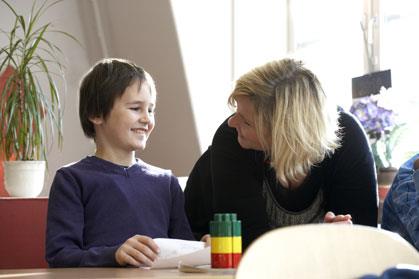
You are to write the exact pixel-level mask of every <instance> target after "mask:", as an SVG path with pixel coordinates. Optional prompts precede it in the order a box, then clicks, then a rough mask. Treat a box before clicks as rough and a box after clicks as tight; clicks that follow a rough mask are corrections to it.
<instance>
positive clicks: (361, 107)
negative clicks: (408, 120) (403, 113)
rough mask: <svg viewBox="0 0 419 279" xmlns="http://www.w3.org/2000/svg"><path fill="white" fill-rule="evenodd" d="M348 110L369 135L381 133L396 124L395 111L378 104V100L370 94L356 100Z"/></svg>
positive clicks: (373, 135)
mask: <svg viewBox="0 0 419 279" xmlns="http://www.w3.org/2000/svg"><path fill="white" fill-rule="evenodd" d="M350 112H351V113H352V114H354V115H355V117H356V118H358V119H359V121H360V122H361V125H362V126H363V127H364V129H365V132H366V133H367V134H368V135H369V136H370V137H376V136H377V135H382V134H383V133H385V132H386V131H388V130H390V129H391V128H393V127H394V126H395V125H396V123H395V113H394V112H393V111H392V110H390V109H386V108H383V107H381V106H379V105H378V101H377V100H376V99H375V98H373V97H371V96H368V97H363V98H360V99H358V100H356V101H355V102H354V103H353V104H352V106H351V109H350Z"/></svg>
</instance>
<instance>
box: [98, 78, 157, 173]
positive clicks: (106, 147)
mask: <svg viewBox="0 0 419 279" xmlns="http://www.w3.org/2000/svg"><path fill="white" fill-rule="evenodd" d="M155 103H156V96H155V95H153V94H152V93H151V91H150V86H149V84H148V83H147V82H146V81H143V82H142V83H141V84H140V82H139V81H135V82H133V83H132V84H131V85H130V86H128V87H127V88H126V89H125V91H124V93H123V94H122V96H121V97H120V98H117V99H115V102H114V104H113V107H112V110H111V112H110V113H109V116H108V117H107V118H106V119H103V118H102V117H100V118H95V119H92V122H93V123H94V124H95V129H96V138H95V140H96V146H97V152H96V156H98V157H100V158H102V159H107V160H109V161H121V160H122V161H125V160H129V159H128V158H133V154H134V151H136V150H143V149H145V147H146V143H147V140H148V137H149V136H150V134H151V132H152V131H153V129H154V124H155V120H154V109H155ZM117 158H118V159H117ZM123 158H127V159H123ZM115 163H117V162H115ZM119 163H122V162H119ZM125 164H126V163H125ZM128 165H130V164H128Z"/></svg>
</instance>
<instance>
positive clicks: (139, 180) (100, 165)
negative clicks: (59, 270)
mask: <svg viewBox="0 0 419 279" xmlns="http://www.w3.org/2000/svg"><path fill="white" fill-rule="evenodd" d="M155 104H156V89H155V85H154V82H153V79H152V78H151V76H150V75H149V74H148V73H147V72H146V71H144V70H143V69H142V68H141V67H138V66H136V65H135V64H134V63H132V62H130V61H126V60H122V59H104V60H102V61H99V62H98V63H97V64H96V65H95V66H94V67H93V68H92V69H91V70H90V71H89V72H88V73H87V74H86V75H85V77H84V78H83V80H82V82H81V86H80V100H79V116H80V121H81V125H82V128H83V131H84V134H85V135H86V136H87V137H88V138H92V139H94V141H95V144H96V153H95V154H94V155H93V156H87V157H86V158H84V159H82V160H80V161H79V162H77V163H74V164H72V165H69V166H65V167H63V168H61V169H59V170H58V171H57V173H56V175H55V178H54V181H53V183H52V186H51V191H50V196H49V205H48V217H47V233H46V259H47V261H48V263H49V265H50V266H51V267H78V266H125V265H132V266H140V265H148V266H150V265H151V264H152V261H153V260H154V259H156V256H157V253H158V252H159V248H158V247H157V245H156V244H155V243H154V241H153V240H152V238H157V237H162V238H179V239H187V240H192V239H193V235H192V233H191V230H190V227H189V224H188V221H187V219H186V216H185V213H184V207H183V206H184V199H183V192H182V190H181V188H180V186H179V183H178V180H177V178H176V177H175V176H173V175H172V174H171V172H170V171H168V170H163V169H160V168H157V167H154V166H151V165H149V164H147V163H145V162H143V161H141V160H140V159H137V158H135V151H136V150H143V149H144V148H145V147H146V143H147V139H148V137H149V136H150V133H151V132H152V130H153V128H154V124H155V122H154V111H155Z"/></svg>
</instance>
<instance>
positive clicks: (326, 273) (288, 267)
mask: <svg viewBox="0 0 419 279" xmlns="http://www.w3.org/2000/svg"><path fill="white" fill-rule="evenodd" d="M397 264H413V265H419V253H418V252H417V251H416V249H415V248H414V247H413V246H412V245H410V244H409V243H408V242H407V241H406V240H404V239H403V238H401V237H400V236H399V235H397V234H395V233H392V232H388V231H385V230H381V229H378V228H372V227H367V226H360V225H336V224H309V225H298V226H290V227H286V228H280V229H276V230H273V231H270V232H268V233H266V234H264V235H262V236H261V237H260V238H258V239H257V240H256V241H255V242H253V243H252V244H251V245H250V247H249V248H248V249H247V250H246V252H245V253H244V255H243V258H242V260H241V261H240V264H239V267H238V270H237V274H236V278H237V279H247V278H249V279H250V278H285V279H287V278H322V279H327V278H333V279H346V278H348V279H349V278H351V279H352V278H358V277H360V276H362V275H365V274H376V275H379V274H381V273H382V272H383V271H384V270H386V269H387V268H390V267H394V266H396V265H397Z"/></svg>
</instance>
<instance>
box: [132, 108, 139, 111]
mask: <svg viewBox="0 0 419 279" xmlns="http://www.w3.org/2000/svg"><path fill="white" fill-rule="evenodd" d="M139 109H140V107H132V108H130V110H134V111H137V110H139Z"/></svg>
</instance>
